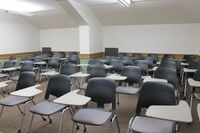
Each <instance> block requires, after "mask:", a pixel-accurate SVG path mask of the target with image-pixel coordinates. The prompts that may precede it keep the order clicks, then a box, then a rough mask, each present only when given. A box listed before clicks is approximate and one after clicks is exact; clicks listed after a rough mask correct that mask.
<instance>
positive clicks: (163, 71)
mask: <svg viewBox="0 0 200 133" xmlns="http://www.w3.org/2000/svg"><path fill="white" fill-rule="evenodd" d="M154 78H160V79H166V80H167V81H168V82H169V83H170V84H172V85H173V86H174V88H177V87H178V78H177V72H176V71H175V70H174V69H170V68H163V67H159V68H158V69H157V70H156V71H155V73H154Z"/></svg>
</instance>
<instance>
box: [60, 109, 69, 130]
mask: <svg viewBox="0 0 200 133" xmlns="http://www.w3.org/2000/svg"><path fill="white" fill-rule="evenodd" d="M68 109H69V108H66V109H64V110H63V111H62V114H61V119H60V128H59V133H61V132H62V123H63V115H64V113H65V111H67V110H68Z"/></svg>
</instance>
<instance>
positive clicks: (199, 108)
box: [197, 103, 200, 121]
mask: <svg viewBox="0 0 200 133" xmlns="http://www.w3.org/2000/svg"><path fill="white" fill-rule="evenodd" d="M197 113H198V116H199V121H200V103H199V104H198V105H197Z"/></svg>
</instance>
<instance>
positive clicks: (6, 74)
mask: <svg viewBox="0 0 200 133" xmlns="http://www.w3.org/2000/svg"><path fill="white" fill-rule="evenodd" d="M14 66H15V64H14V63H13V62H12V61H6V62H4V64H3V69H5V68H9V67H14ZM9 76H11V73H10V72H7V71H2V73H0V78H1V79H2V78H8V77H9Z"/></svg>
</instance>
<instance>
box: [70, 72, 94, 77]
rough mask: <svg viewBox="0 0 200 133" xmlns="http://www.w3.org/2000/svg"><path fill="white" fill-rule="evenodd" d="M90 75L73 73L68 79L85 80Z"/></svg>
mask: <svg viewBox="0 0 200 133" xmlns="http://www.w3.org/2000/svg"><path fill="white" fill-rule="evenodd" d="M89 75H90V74H87V73H83V72H77V73H74V74H72V75H69V77H71V78H86V77H88V76H89Z"/></svg>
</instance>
